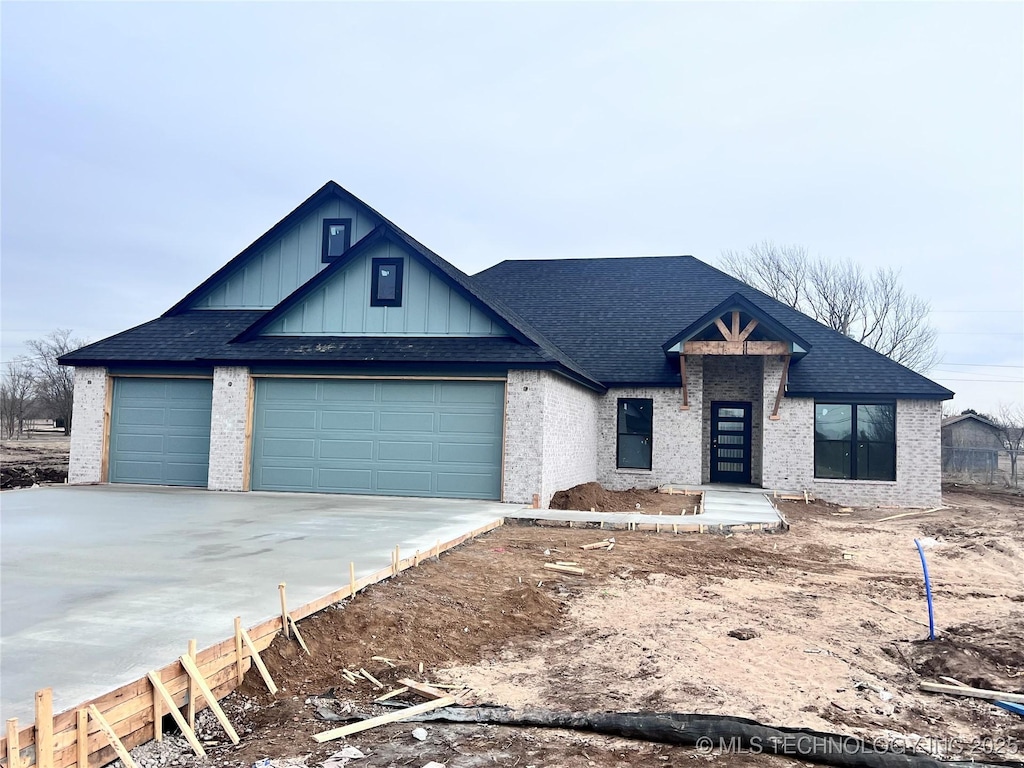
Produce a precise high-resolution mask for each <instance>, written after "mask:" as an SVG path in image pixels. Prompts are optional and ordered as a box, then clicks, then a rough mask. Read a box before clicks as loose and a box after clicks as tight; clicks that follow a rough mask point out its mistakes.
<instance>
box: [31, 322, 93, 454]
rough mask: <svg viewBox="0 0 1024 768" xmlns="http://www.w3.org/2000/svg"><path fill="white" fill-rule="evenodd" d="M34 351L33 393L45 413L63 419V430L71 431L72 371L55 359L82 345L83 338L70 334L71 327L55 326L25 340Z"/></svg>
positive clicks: (73, 391)
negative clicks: (44, 334)
mask: <svg viewBox="0 0 1024 768" xmlns="http://www.w3.org/2000/svg"><path fill="white" fill-rule="evenodd" d="M25 343H26V344H27V345H28V348H29V349H31V350H32V351H33V352H35V357H34V358H33V360H32V367H33V369H34V372H35V377H36V382H37V384H36V395H37V397H38V400H39V407H40V409H41V410H43V411H45V412H46V414H47V415H49V416H52V417H53V418H54V419H57V420H58V421H63V422H64V434H65V435H70V434H71V407H72V404H73V403H74V398H75V374H74V369H72V368H71V367H70V366H64V365H60V364H59V363H58V362H57V359H58V358H59V357H60V356H61V355H66V354H67V353H68V352H72V351H74V350H76V349H78V348H79V347H81V346H84V345H85V343H86V342H85V341H83V340H82V339H75V338H72V337H71V331H70V330H69V329H66V328H58V329H57V330H55V331H51V332H50V333H49V334H47V335H46V336H45V337H44V338H42V339H33V340H32V341H27V342H25Z"/></svg>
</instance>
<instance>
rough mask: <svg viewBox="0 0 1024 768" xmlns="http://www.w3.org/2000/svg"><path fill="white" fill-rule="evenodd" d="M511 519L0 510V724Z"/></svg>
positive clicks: (37, 499)
mask: <svg viewBox="0 0 1024 768" xmlns="http://www.w3.org/2000/svg"><path fill="white" fill-rule="evenodd" d="M518 508H519V506H518V505H506V504H499V503H497V502H487V501H465V500H454V499H408V498H401V499H399V498H384V497H368V496H340V495H323V494H285V493H244V494H241V493H217V492H211V491H205V490H193V489H177V488H154V487H141V486H95V487H73V486H71V487H69V486H65V487H52V488H37V489H31V490H29V489H26V490H21V491H5V492H4V493H3V496H2V498H0V535H2V538H0V611H2V613H0V618H2V621H0V683H2V692H0V717H2V718H9V717H19V718H23V719H24V720H25V721H30V720H31V718H32V709H33V694H34V692H35V691H36V690H37V689H39V688H44V687H47V686H49V687H52V688H53V692H54V710H55V711H56V712H60V711H63V710H64V709H67V708H68V707H71V706H74V705H76V704H79V703H81V702H82V701H84V700H87V699H89V698H92V697H94V696H97V695H99V694H101V693H104V692H105V691H108V690H111V689H113V688H116V687H118V686H120V685H122V684H124V683H127V682H130V681H132V680H134V679H136V678H138V677H141V676H142V675H144V674H145V673H146V672H147V671H149V670H151V669H156V668H158V667H161V666H163V665H165V664H167V663H169V662H171V661H173V660H174V659H175V658H177V657H178V656H179V655H181V654H182V653H184V652H185V651H186V649H187V645H188V640H189V639H190V638H195V639H196V640H197V641H198V644H199V648H205V647H206V646H208V645H211V644H213V643H214V642H217V641H220V640H223V639H225V638H228V637H231V636H232V634H233V629H232V621H233V618H234V617H235V616H239V615H240V616H241V617H242V622H243V624H244V625H245V626H251V625H252V624H255V623H257V622H258V621H261V620H263V619H266V618H270V617H271V616H274V615H279V614H280V600H279V597H278V589H277V585H278V583H280V582H282V581H284V582H287V584H288V603H289V606H290V607H298V606H300V605H303V604H304V603H307V602H309V601H311V600H313V599H315V598H317V597H320V596H322V595H325V594H327V593H328V592H330V591H332V590H334V589H337V588H339V587H342V586H344V585H345V584H347V583H348V564H349V562H350V561H354V562H355V564H356V573H357V576H360V577H361V576H365V575H368V574H369V573H371V572H373V571H376V570H378V569H380V568H384V567H386V566H388V565H389V564H390V563H391V551H392V550H393V549H394V547H395V545H396V544H398V545H399V546H400V547H401V549H402V552H403V556H404V555H408V554H411V553H412V552H414V551H415V550H417V549H420V550H426V549H428V548H430V547H432V546H433V545H434V543H435V542H436V541H437V540H438V539H440V540H441V541H442V542H444V541H448V540H450V539H453V538H455V537H457V536H460V535H462V534H464V533H467V532H469V531H471V530H473V529H475V528H478V527H480V526H482V525H485V524H487V523H488V522H490V521H492V520H494V519H496V518H499V517H503V516H504V515H505V514H506V512H509V511H511V510H514V509H518Z"/></svg>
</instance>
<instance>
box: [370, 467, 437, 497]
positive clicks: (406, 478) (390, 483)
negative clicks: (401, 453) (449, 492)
mask: <svg viewBox="0 0 1024 768" xmlns="http://www.w3.org/2000/svg"><path fill="white" fill-rule="evenodd" d="M432 479H433V473H431V472H410V471H408V470H395V469H379V470H377V483H376V486H377V490H378V491H380V492H382V493H393V494H396V495H407V494H413V493H415V494H419V495H421V496H429V495H430V492H431V491H432V490H433V488H432V487H431V480H432Z"/></svg>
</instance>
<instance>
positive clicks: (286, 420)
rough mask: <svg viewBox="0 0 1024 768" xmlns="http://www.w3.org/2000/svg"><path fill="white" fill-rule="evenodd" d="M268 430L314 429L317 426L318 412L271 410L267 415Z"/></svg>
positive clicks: (295, 409) (268, 410)
mask: <svg viewBox="0 0 1024 768" xmlns="http://www.w3.org/2000/svg"><path fill="white" fill-rule="evenodd" d="M265 423H266V427H267V429H313V428H314V427H315V426H316V411H303V410H299V409H297V408H289V409H284V408H270V409H267V413H266V422H265Z"/></svg>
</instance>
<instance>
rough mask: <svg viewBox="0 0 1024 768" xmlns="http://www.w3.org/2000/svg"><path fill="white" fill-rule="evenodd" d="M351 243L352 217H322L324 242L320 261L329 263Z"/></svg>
mask: <svg viewBox="0 0 1024 768" xmlns="http://www.w3.org/2000/svg"><path fill="white" fill-rule="evenodd" d="M351 244H352V219H324V244H323V256H322V258H321V261H323V263H324V264H330V263H331V262H332V261H335V260H336V259H338V258H340V257H341V255H342V254H343V253H345V251H347V250H348V247H349V246H350V245H351Z"/></svg>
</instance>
